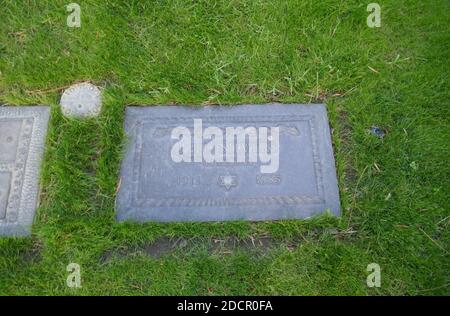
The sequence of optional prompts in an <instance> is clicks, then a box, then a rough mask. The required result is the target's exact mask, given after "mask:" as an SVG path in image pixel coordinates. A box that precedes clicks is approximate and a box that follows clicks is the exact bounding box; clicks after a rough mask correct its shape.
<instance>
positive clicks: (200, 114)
mask: <svg viewBox="0 0 450 316" xmlns="http://www.w3.org/2000/svg"><path fill="white" fill-rule="evenodd" d="M125 129H126V132H127V133H128V135H129V144H128V149H127V153H126V156H125V159H124V160H123V163H122V169H121V181H120V189H119V193H118V197H117V201H116V207H117V218H118V220H120V221H123V220H133V221H161V222H170V221H225V220H276V219H291V218H292V219H293V218H307V217H310V216H312V215H314V214H317V213H321V212H324V211H326V210H327V209H329V210H331V212H332V213H333V214H335V215H339V214H340V206H339V193H338V187H337V180H336V171H335V166H334V158H333V150H332V146H331V139H330V131H329V126H328V120H327V115H326V108H325V106H324V105H298V104H297V105H295V104H294V105H282V104H269V105H242V106H232V107H230V106H210V107H202V108H194V107H182V106H152V107H128V108H127V109H126V119H125Z"/></svg>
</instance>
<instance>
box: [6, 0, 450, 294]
mask: <svg viewBox="0 0 450 316" xmlns="http://www.w3.org/2000/svg"><path fill="white" fill-rule="evenodd" d="M369 2H371V1H356V0H351V1H348V0H345V1H344V0H342V1H336V0H324V1H314V0H304V1H300V0H298V1H296V0H283V1H270V0H229V1H225V0H224V1H218V0H215V1H210V0H198V1H194V0H164V1H163V0H159V1H137V0H123V1H118V0H115V1H112V0H110V1H100V0H98V1H94V0H90V1H89V0H79V1H78V3H79V4H80V6H81V28H69V27H67V25H66V18H67V15H68V13H67V12H66V5H67V4H68V3H69V1H61V0H51V1H50V0H48V1H47V0H46V1H44V0H39V1H37V0H36V1H31V0H22V1H16V0H3V1H1V8H0V103H3V104H9V105H17V106H19V105H29V104H48V105H51V107H52V118H51V122H50V127H49V134H48V138H47V146H46V154H45V159H44V160H45V161H44V164H43V170H42V174H41V187H42V191H41V195H40V201H41V203H40V206H39V208H38V210H37V214H36V219H35V224H34V226H33V234H32V237H31V238H25V239H14V238H1V239H0V294H2V295H17V294H25V295H31V294H33V295H35V294H44V295H88V294H93V295H112V294H127V295H148V294H149V295H157V294H162V295H169V294H171V295H178V294H180V295H197V294H199V295H203V294H205V295H228V294H255V295H259V294H275V295H279V294H285V295H292V294H303V295H317V294H324V295H339V294H342V295H380V294H388V295H397V294H399V295H403V294H409V295H416V294H417V295H428V294H441V295H442V294H449V293H450V290H449V279H450V274H449V271H450V264H449V263H450V260H449V253H448V252H449V247H448V245H449V244H450V238H449V221H450V217H449V215H450V214H449V213H450V212H449V198H448V196H449V187H450V186H449V179H450V174H449V170H450V168H449V166H450V161H449V139H450V130H449V126H450V125H449V117H450V113H449V108H450V102H449V101H450V95H449V91H450V89H449V88H450V86H449V79H448V77H449V70H450V69H449V55H450V47H449V46H450V32H449V25H450V15H449V12H450V3H449V2H448V1H445V0H427V1H418V0H417V1H413V0H410V1H406V0H391V1H387V0H380V1H378V3H379V4H380V6H381V27H380V28H369V27H368V26H367V24H366V18H367V16H368V15H369V12H367V11H366V7H367V4H368V3H369ZM81 81H90V82H92V83H94V84H96V85H98V86H100V87H102V88H103V94H104V104H103V112H102V114H101V116H100V117H99V118H98V119H91V120H87V121H77V120H72V119H68V118H65V117H63V116H62V115H61V113H60V109H59V106H58V103H59V98H60V94H61V91H62V90H63V89H64V88H66V87H67V86H69V85H70V84H73V83H75V82H81ZM269 102H281V103H325V104H326V105H327V107H328V115H329V117H330V124H331V128H332V138H333V145H334V151H335V157H336V164H337V170H338V179H339V187H340V194H341V204H342V210H343V214H342V217H340V218H333V217H331V216H326V215H325V216H321V217H319V218H315V219H312V220H307V221H296V220H295V221H279V222H260V223H253V222H228V223H175V224H157V223H147V224H133V223H117V222H116V221H115V211H114V201H115V195H116V190H117V187H118V182H119V181H118V179H119V168H120V161H121V157H122V153H123V150H124V144H125V142H126V137H125V133H124V128H123V120H124V109H125V106H126V105H130V104H139V105H152V104H188V105H192V106H195V105H202V104H203V105H206V104H208V105H210V104H214V105H217V106H228V105H232V104H241V103H269ZM372 126H378V127H380V128H381V129H382V130H383V131H384V132H385V136H384V137H383V138H379V137H377V136H376V135H372V134H371V133H370V132H369V130H370V128H371V127H372ZM221 243H223V245H222V244H221ZM253 243H254V244H255V245H253ZM221 245H222V246H221ZM69 263H78V264H79V265H80V266H81V278H82V287H81V288H69V287H67V285H66V278H67V276H68V272H67V271H66V266H67V265H68V264H69ZM370 263H377V264H379V266H380V267H381V287H379V288H369V287H368V286H367V284H366V277H367V275H368V274H369V273H370V272H367V271H366V269H367V265H368V264H370Z"/></svg>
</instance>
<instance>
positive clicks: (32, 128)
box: [0, 106, 50, 236]
mask: <svg viewBox="0 0 450 316" xmlns="http://www.w3.org/2000/svg"><path fill="white" fill-rule="evenodd" d="M49 117H50V108H49V107H46V106H8V107H6V106H0V121H1V120H8V121H10V120H16V119H17V120H22V128H21V131H20V135H19V137H20V139H19V144H18V147H17V154H16V159H15V161H14V162H1V161H0V172H9V173H10V174H11V177H12V178H11V185H10V189H9V196H8V203H7V209H6V215H5V217H4V218H3V219H0V235H4V236H28V235H30V234H31V226H32V224H33V220H34V215H35V211H36V207H37V203H38V194H39V176H40V166H41V161H42V156H43V153H44V147H45V139H46V134H47V125H48V121H49Z"/></svg>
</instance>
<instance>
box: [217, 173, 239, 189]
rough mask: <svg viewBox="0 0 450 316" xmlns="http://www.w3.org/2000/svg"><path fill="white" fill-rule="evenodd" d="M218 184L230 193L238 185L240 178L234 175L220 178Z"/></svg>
mask: <svg viewBox="0 0 450 316" xmlns="http://www.w3.org/2000/svg"><path fill="white" fill-rule="evenodd" d="M218 183H219V185H220V186H222V187H225V189H226V190H227V191H230V189H231V188H232V187H235V186H237V185H238V178H237V176H234V175H225V176H219V181H218Z"/></svg>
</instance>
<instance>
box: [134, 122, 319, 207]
mask: <svg viewBox="0 0 450 316" xmlns="http://www.w3.org/2000/svg"><path fill="white" fill-rule="evenodd" d="M195 118H196V117H195V116H183V117H162V116H158V117H154V118H145V119H144V120H142V119H138V120H137V121H136V126H135V128H136V132H135V135H136V141H135V148H134V152H135V160H134V161H133V181H132V183H133V190H132V192H133V193H132V196H131V206H132V207H135V208H138V207H144V206H145V207H161V206H165V207H183V206H186V207H192V206H196V207H209V206H240V205H256V204H259V205H266V204H279V205H286V204H320V203H324V202H325V198H324V193H323V191H324V188H323V175H322V168H321V163H320V156H319V154H318V148H317V141H316V139H315V138H316V134H315V132H314V130H315V128H316V127H315V126H316V119H315V117H314V116H313V115H272V116H263V115H255V116H252V117H244V116H239V115H237V116H220V117H214V116H211V117H203V118H202V119H203V120H204V122H214V123H223V122H227V121H232V122H240V123H254V122H266V121H268V122H273V121H274V120H276V121H277V123H278V122H283V123H284V122H299V121H306V122H308V125H309V128H310V131H311V137H312V147H313V148H312V153H313V161H314V172H315V174H316V179H317V191H318V192H319V195H318V196H305V195H302V196H299V195H293V196H287V195H280V196H268V197H248V198H240V199H234V200H233V199H230V198H203V199H200V198H195V199H187V198H177V197H167V198H165V199H159V200H156V199H146V198H142V197H140V196H139V185H140V175H141V174H142V171H141V166H142V163H141V162H142V155H141V154H140V153H141V152H142V146H143V143H142V139H141V137H140V136H141V135H142V134H141V131H142V126H143V125H144V124H148V123H151V124H154V125H163V126H165V127H166V126H168V125H173V127H176V126H177V125H179V124H181V123H186V122H190V121H192V120H193V119H195ZM168 159H170V158H168Z"/></svg>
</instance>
